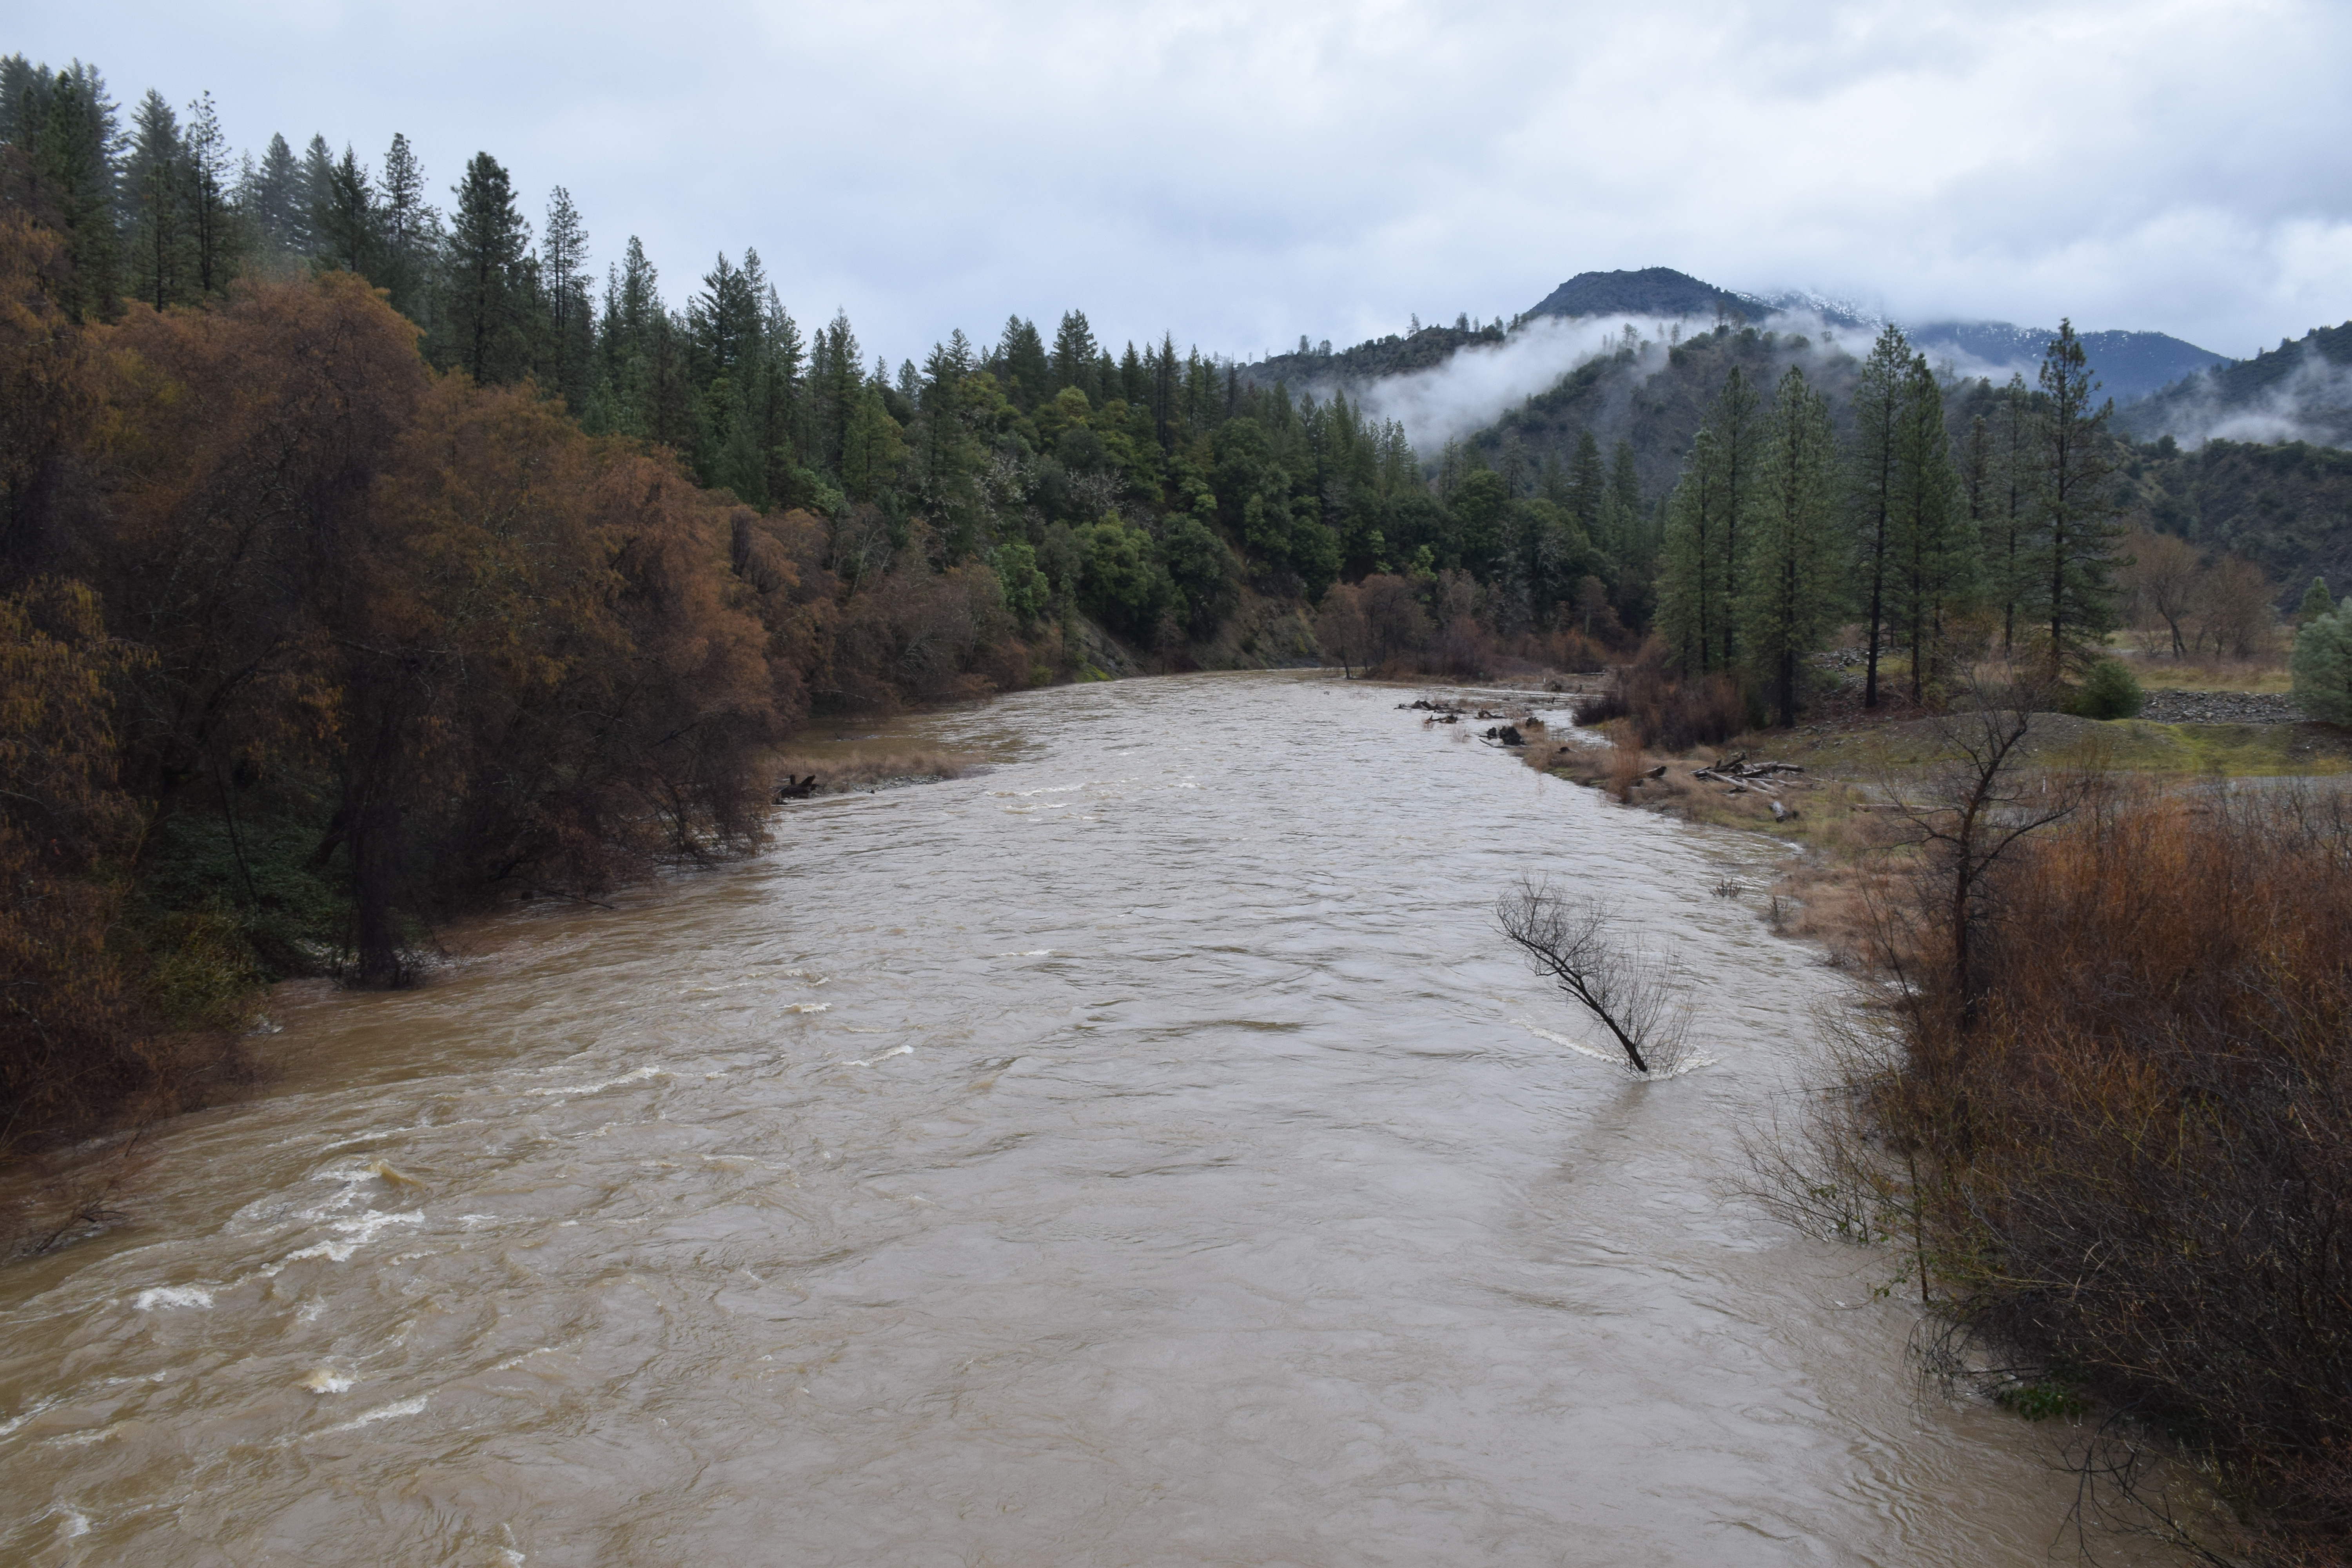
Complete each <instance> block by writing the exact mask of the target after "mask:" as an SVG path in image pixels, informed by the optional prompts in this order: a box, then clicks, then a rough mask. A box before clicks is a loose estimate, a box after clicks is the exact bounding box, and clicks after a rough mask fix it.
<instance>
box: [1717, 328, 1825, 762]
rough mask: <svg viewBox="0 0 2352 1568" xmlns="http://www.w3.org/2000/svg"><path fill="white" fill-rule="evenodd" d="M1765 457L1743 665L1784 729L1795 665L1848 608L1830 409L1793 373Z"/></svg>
mask: <svg viewBox="0 0 2352 1568" xmlns="http://www.w3.org/2000/svg"><path fill="white" fill-rule="evenodd" d="M1763 425H1764V450H1763V454H1762V461H1761V462H1760V463H1759V465H1758V469H1759V471H1758V478H1757V481H1756V487H1755V489H1754V490H1753V492H1752V494H1751V498H1750V503H1749V509H1748V528H1747V534H1748V552H1747V553H1748V559H1747V563H1746V573H1745V575H1744V577H1743V579H1742V582H1741V593H1740V597H1739V605H1738V611H1739V623H1740V637H1741V643H1742V646H1743V647H1745V648H1746V650H1747V657H1748V662H1749V664H1750V666H1751V668H1754V669H1755V670H1756V672H1757V673H1758V674H1759V676H1761V677H1762V678H1763V679H1764V681H1765V683H1766V684H1767V686H1768V687H1769V689H1770V691H1771V693H1772V700H1773V702H1774V705H1775V706H1776V707H1777V708H1778V709H1779V710H1780V722H1781V724H1782V725H1783V726H1790V725H1794V724H1795V723H1796V721H1797V672H1798V667H1799V664H1800V662H1801V660H1802V659H1803V658H1804V657H1805V656H1806V655H1807V654H1809V653H1811V652H1812V651H1813V650H1814V649H1816V648H1818V647H1821V645H1822V639H1823V638H1824V637H1826V636H1827V635H1828V634H1829V632H1830V630H1831V629H1832V627H1833V626H1835V625H1836V624H1837V617H1838V615H1839V613H1840V612H1841V611H1842V610H1843V607H1844V596H1845V595H1844V586H1845V565H1844V562H1843V557H1842V552H1840V550H1839V540H1838V532H1837V494H1836V489H1835V485H1836V473H1837V438H1836V437H1835V435H1834V434H1833V433H1832V430H1831V428H1830V410H1829V404H1828V402H1827V400H1825V399H1824V398H1823V397H1822V395H1820V394H1819V393H1817V392H1815V391H1814V390H1813V389H1812V388H1811V386H1810V385H1808V384H1806V381H1805V375H1804V372H1803V371H1801V370H1800V369H1798V368H1797V367H1796V366H1795V365H1790V367H1789V369H1788V372H1787V374H1784V375H1782V376H1781V378H1780V386H1779V387H1778V388H1777V389H1776V390H1775V391H1774V393H1773V395H1772V405H1771V407H1770V409H1769V411H1768V412H1767V414H1766V415H1765V417H1764V420H1763Z"/></svg>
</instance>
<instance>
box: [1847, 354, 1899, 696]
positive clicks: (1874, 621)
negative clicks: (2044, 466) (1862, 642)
mask: <svg viewBox="0 0 2352 1568" xmlns="http://www.w3.org/2000/svg"><path fill="white" fill-rule="evenodd" d="M1910 365H1911V344H1910V342H1909V340H1908V339H1906V338H1905V337H1904V335H1903V330H1902V329H1901V328H1900V327H1897V326H1895V324H1894V323H1893V322H1892V321H1890V322H1888V323H1887V325H1886V330H1885V331H1882V332H1880V333H1879V334H1878V341H1877V342H1875V343H1873V344H1872V345H1871V349H1870V357H1869V358H1868V359H1866V360H1864V362H1863V366H1862V374H1861V376H1860V378H1859V380H1858V382H1857V384H1856V385H1855V387H1854V393H1853V425H1854V432H1853V451H1852V454H1851V456H1850V458H1849V461H1848V469H1847V496H1848V506H1849V508H1850V509H1851V510H1850V519H1851V526H1852V529H1853V571H1854V586H1855V590H1856V591H1855V595H1854V597H1855V598H1856V599H1857V600H1859V601H1860V607H1861V609H1862V612H1863V625H1864V632H1865V635H1866V636H1867V637H1869V644H1868V650H1867V652H1866V654H1865V656H1864V667H1863V670H1864V673H1863V689H1862V690H1863V695H1862V705H1863V706H1864V707H1865V708H1875V707H1877V706H1878V647H1879V642H1880V640H1881V637H1882V636H1883V634H1884V633H1885V629H1886V589H1887V579H1888V575H1889V572H1890V568H1891V565H1892V562H1891V555H1892V552H1893V550H1894V546H1895V504H1896V500H1895V484H1896V468H1897V465H1898V462H1899V454H1900V449H1901V444H1902V441H1901V437H1902V425H1903V401H1904V396H1903V388H1904V383H1905V380H1906V376H1907V374H1908V372H1909V370H1910Z"/></svg>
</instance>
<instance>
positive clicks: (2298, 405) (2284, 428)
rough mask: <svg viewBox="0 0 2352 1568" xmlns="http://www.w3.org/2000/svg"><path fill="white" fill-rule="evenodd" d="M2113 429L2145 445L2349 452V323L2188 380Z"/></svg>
mask: <svg viewBox="0 0 2352 1568" xmlns="http://www.w3.org/2000/svg"><path fill="white" fill-rule="evenodd" d="M2116 426H2117V427H2118V428H2119V429H2121V430H2123V431H2124V432H2125V433H2126V434H2127V435H2131V436H2135V437H2138V438H2139V439H2141V440H2143V441H2153V440H2155V439H2157V438H2158V437H2163V436H2170V437H2173V438H2174V439H2175V440H2177V441H2182V442H2190V443H2194V442H2198V441H2202V440H2204V439H2206V438H2207V437H2220V438H2222V439H2225V440H2236V441H2289V442H2293V441H2314V442H2321V443H2325V444H2327V445H2331V446H2343V445H2352V321H2347V322H2346V323H2344V325H2342V326H2340V327H2317V328H2315V329H2313V330H2312V331H2309V332H2306V333H2305V335H2304V336H2302V337H2301V338H2297V339H2282V340H2281V341H2280V342H2279V346H2278V347H2276V348H2274V349H2264V350H2263V352H2262V353H2258V354H2256V355H2255V356H2254V357H2253V358H2252V359H2250V360H2239V361H2236V362H2234V363H2227V364H2221V365H2216V366H2214V367H2212V368H2211V369H2210V370H2206V371H2204V372H2202V373H2200V374H2196V375H2192V376H2189V377H2187V378H2185V379H2183V380H2181V381H2179V382H2178V383H2176V384H2173V385H2170V386H2168V387H2166V388H2165V389H2164V390H2163V391H2162V392H2159V393H2158V394H2157V395H2155V396H2153V397H2149V398H2147V399H2145V400H2144V401H2142V402H2139V403H2137V404H2135V405H2132V406H2131V407H2130V408H2128V409H2126V410H2125V411H2124V413H2123V416H2122V417H2121V418H2119V419H2118V420H2117V421H2116Z"/></svg>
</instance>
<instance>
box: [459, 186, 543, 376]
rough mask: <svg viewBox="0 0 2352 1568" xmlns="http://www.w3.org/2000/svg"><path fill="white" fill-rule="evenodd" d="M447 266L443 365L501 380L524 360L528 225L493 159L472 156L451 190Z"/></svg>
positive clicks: (523, 365) (514, 372)
mask: <svg viewBox="0 0 2352 1568" xmlns="http://www.w3.org/2000/svg"><path fill="white" fill-rule="evenodd" d="M452 194H453V195H456V196H457V205H456V207H455V208H454V209H452V211H451V213H450V215H449V247H448V265H447V267H446V268H445V270H444V272H443V275H442V300H441V305H440V309H439V310H438V311H437V315H438V318H439V319H438V321H436V326H438V327H439V329H440V330H441V331H442V333H443V334H444V336H443V342H442V353H443V363H446V364H452V365H455V366H457V368H459V369H461V370H463V371H465V372H466V374H468V375H470V376H472V377H473V378H474V379H475V380H476V381H478V382H486V383H487V382H507V381H513V380H516V379H518V378H519V377H520V376H521V374H523V372H524V371H525V370H526V369H527V368H529V364H530V328H529V323H528V322H527V321H526V317H525V311H526V310H527V308H528V304H529V299H530V290H529V288H528V286H527V283H526V280H525V279H524V277H523V258H524V255H525V252H526V251H527V250H528V248H529V247H530V225H529V224H527V223H525V222H524V221H523V216H522V214H521V213H520V212H518V211H517V210H516V209H515V203H514V187H513V185H512V184H511V183H510V182H509V180H508V178H507V172H506V171H505V170H504V169H502V168H500V167H499V163H498V160H496V159H495V158H492V157H491V156H490V155H489V154H488V153H476V154H475V155H474V158H473V161H472V162H471V163H467V165H466V177H465V179H464V180H463V181H461V182H460V183H459V184H457V185H456V186H454V187H452Z"/></svg>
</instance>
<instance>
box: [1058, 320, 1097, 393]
mask: <svg viewBox="0 0 2352 1568" xmlns="http://www.w3.org/2000/svg"><path fill="white" fill-rule="evenodd" d="M1097 352H1098V351H1097V348H1096V345H1095V334H1094V329H1093V328H1092V327H1090V326H1088V325H1087V313H1086V312H1085V311H1084V310H1071V311H1067V312H1066V313H1065V314H1064V315H1063V317H1062V321H1061V324H1060V325H1059V326H1058V327H1056V328H1055V330H1054V388H1055V391H1059V390H1060V389H1062V388H1063V387H1066V386H1075V387H1076V388H1077V389H1078V390H1079V391H1081V392H1083V393H1085V394H1086V395H1087V400H1088V401H1089V402H1095V403H1099V402H1100V401H1102V387H1101V384H1099V383H1098V382H1097V381H1096V380H1095V356H1096V354H1097Z"/></svg>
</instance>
